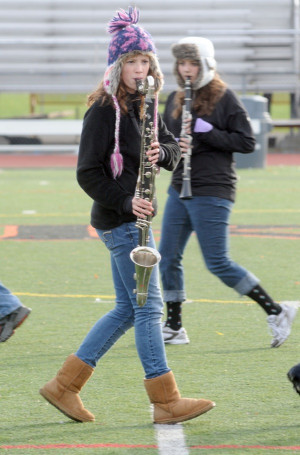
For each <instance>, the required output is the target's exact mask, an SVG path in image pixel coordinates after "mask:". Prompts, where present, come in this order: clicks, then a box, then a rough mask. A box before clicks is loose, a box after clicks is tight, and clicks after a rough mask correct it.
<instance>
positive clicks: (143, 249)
mask: <svg viewBox="0 0 300 455" xmlns="http://www.w3.org/2000/svg"><path fill="white" fill-rule="evenodd" d="M130 259H131V260H132V261H133V262H134V264H135V274H134V278H135V280H136V289H134V291H133V292H134V293H135V294H136V301H137V304H138V306H140V307H143V306H144V305H145V303H146V301H147V297H148V287H149V281H150V277H151V273H152V269H153V267H154V266H155V265H156V264H158V263H159V261H160V259H161V256H160V254H159V252H158V251H157V250H155V249H154V248H150V247H147V246H138V247H136V248H134V250H132V251H131V253H130Z"/></svg>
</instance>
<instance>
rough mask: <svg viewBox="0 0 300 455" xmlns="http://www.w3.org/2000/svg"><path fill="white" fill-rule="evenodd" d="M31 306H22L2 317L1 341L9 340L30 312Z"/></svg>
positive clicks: (0, 325)
mask: <svg viewBox="0 0 300 455" xmlns="http://www.w3.org/2000/svg"><path fill="white" fill-rule="evenodd" d="M30 312H31V308H26V306H20V307H19V308H17V309H16V310H15V311H13V312H12V313H10V314H8V315H7V316H5V317H4V318H2V319H0V342H3V341H6V340H8V338H10V337H11V336H12V335H13V334H14V331H15V329H17V328H18V327H19V326H20V325H21V324H22V323H23V322H24V321H25V319H26V318H27V316H28V315H29V314H30Z"/></svg>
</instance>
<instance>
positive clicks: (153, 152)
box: [146, 142, 159, 164]
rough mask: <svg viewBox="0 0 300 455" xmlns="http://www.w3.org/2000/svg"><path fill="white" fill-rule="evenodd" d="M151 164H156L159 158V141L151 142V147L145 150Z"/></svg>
mask: <svg viewBox="0 0 300 455" xmlns="http://www.w3.org/2000/svg"><path fill="white" fill-rule="evenodd" d="M146 155H147V156H148V160H149V161H150V163H151V164H156V163H157V161H158V160H159V142H152V144H151V149H150V150H148V151H147V152H146Z"/></svg>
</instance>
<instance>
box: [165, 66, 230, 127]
mask: <svg viewBox="0 0 300 455" xmlns="http://www.w3.org/2000/svg"><path fill="white" fill-rule="evenodd" d="M226 87H227V85H226V83H225V82H224V81H223V80H222V79H221V78H220V76H219V75H218V74H216V75H215V77H214V78H213V80H212V81H211V82H210V83H209V84H207V85H205V86H204V87H201V88H200V89H198V90H197V91H196V92H194V98H193V110H194V111H195V112H196V113H197V115H199V116H201V115H210V114H211V113H212V111H213V110H214V108H215V106H216V104H217V103H218V101H220V99H221V98H222V96H223V95H224V93H225V90H226ZM183 104H184V91H177V92H176V95H175V98H174V106H175V107H174V110H173V112H172V117H173V118H178V117H180V115H181V112H182V106H183Z"/></svg>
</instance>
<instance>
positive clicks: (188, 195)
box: [179, 77, 193, 199]
mask: <svg viewBox="0 0 300 455" xmlns="http://www.w3.org/2000/svg"><path fill="white" fill-rule="evenodd" d="M191 105H192V88H191V78H190V77H187V78H186V80H185V95H184V106H183V107H182V127H181V133H180V136H181V137H185V138H188V139H189V140H190V143H189V147H188V151H187V153H186V154H185V155H184V158H183V172H182V187H181V192H180V195H179V197H180V199H192V197H193V196H192V189H191V156H192V147H191V136H190V135H189V134H187V133H186V131H185V121H186V120H188V119H189V118H190V116H191V108H192V106H191Z"/></svg>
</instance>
